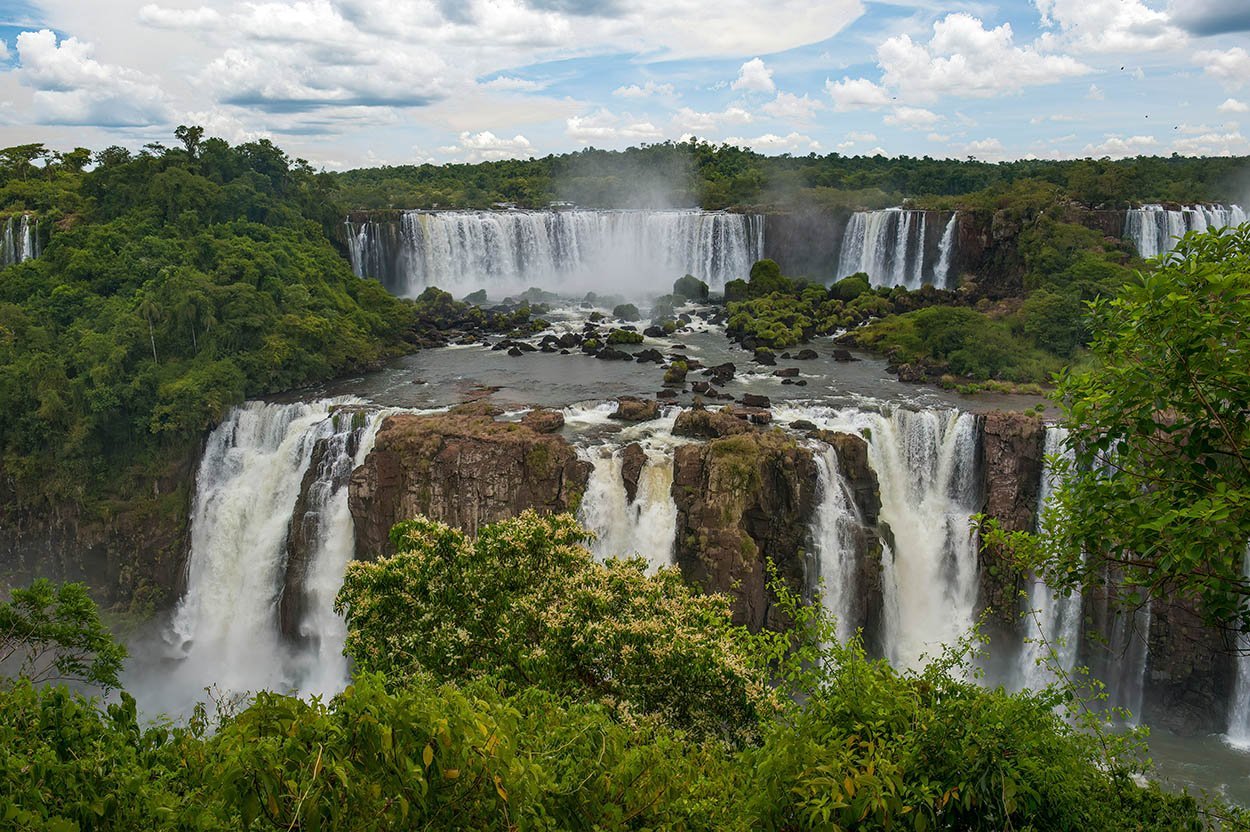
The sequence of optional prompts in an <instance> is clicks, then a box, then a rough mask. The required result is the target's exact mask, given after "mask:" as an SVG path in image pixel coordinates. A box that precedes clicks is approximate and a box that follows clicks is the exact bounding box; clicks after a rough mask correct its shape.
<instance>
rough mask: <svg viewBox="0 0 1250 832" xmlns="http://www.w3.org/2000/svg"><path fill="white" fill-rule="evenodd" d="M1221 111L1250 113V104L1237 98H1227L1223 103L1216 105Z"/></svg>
mask: <svg viewBox="0 0 1250 832" xmlns="http://www.w3.org/2000/svg"><path fill="white" fill-rule="evenodd" d="M1216 109H1217V110H1219V111H1220V112H1221V113H1250V104H1247V103H1246V102H1244V101H1238V100H1237V99H1235V98H1229V99H1227V100H1226V101H1225V102H1224V103H1223V104H1221V105H1220V106H1218V107H1216Z"/></svg>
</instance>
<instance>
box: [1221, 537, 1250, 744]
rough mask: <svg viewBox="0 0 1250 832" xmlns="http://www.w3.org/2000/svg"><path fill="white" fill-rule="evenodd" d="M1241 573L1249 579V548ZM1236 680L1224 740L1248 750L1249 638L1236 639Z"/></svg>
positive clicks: (1249, 712) (1249, 729) (1249, 720)
mask: <svg viewBox="0 0 1250 832" xmlns="http://www.w3.org/2000/svg"><path fill="white" fill-rule="evenodd" d="M1242 563H1243V566H1242V572H1243V574H1245V576H1246V577H1247V578H1250V546H1248V547H1246V555H1245V558H1244V559H1243V561H1242ZM1237 649H1238V651H1239V655H1238V656H1237V680H1236V683H1235V685H1234V687H1233V701H1232V705H1231V706H1230V708H1229V713H1228V729H1227V732H1226V733H1225V738H1226V739H1227V740H1228V744H1229V745H1232V746H1235V747H1236V748H1241V749H1247V750H1250V636H1248V635H1245V634H1243V635H1241V636H1240V637H1239V638H1238V639H1237Z"/></svg>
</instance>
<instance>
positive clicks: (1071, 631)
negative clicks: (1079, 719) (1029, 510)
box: [1017, 426, 1082, 689]
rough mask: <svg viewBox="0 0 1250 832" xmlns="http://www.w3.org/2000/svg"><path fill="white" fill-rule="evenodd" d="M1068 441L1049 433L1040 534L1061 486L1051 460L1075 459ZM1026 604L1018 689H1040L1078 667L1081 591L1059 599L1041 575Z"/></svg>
mask: <svg viewBox="0 0 1250 832" xmlns="http://www.w3.org/2000/svg"><path fill="white" fill-rule="evenodd" d="M1067 438H1068V432H1067V430H1066V429H1064V428H1061V427H1056V426H1052V427H1049V428H1047V430H1046V442H1045V448H1044V451H1045V458H1046V463H1045V466H1044V468H1043V469H1042V483H1041V488H1040V489H1039V490H1038V500H1037V518H1038V531H1039V532H1041V533H1045V531H1046V529H1045V527H1044V524H1045V511H1046V508H1047V506H1048V505H1049V503H1050V501H1051V498H1052V497H1053V496H1054V493H1055V488H1056V487H1057V485H1058V482H1057V481H1056V475H1055V473H1054V471H1053V469H1052V465H1051V460H1053V459H1055V458H1056V457H1061V456H1062V457H1064V458H1066V459H1069V460H1071V459H1072V458H1073V452H1072V450H1071V449H1070V448H1067V447H1066V445H1065V443H1066V441H1067ZM1026 603H1027V604H1028V607H1027V610H1028V612H1027V613H1026V615H1025V620H1024V626H1025V642H1024V644H1023V646H1022V648H1021V651H1020V666H1019V670H1018V674H1019V676H1018V680H1017V687H1020V688H1033V689H1038V688H1041V687H1044V686H1046V685H1047V684H1050V683H1051V682H1054V681H1056V679H1057V676H1058V675H1059V674H1060V673H1062V674H1069V673H1070V672H1071V671H1072V668H1073V667H1074V666H1075V664H1076V654H1077V648H1078V646H1079V644H1080V637H1081V604H1082V597H1081V594H1080V592H1079V591H1074V592H1072V593H1070V594H1068V595H1066V596H1057V595H1056V594H1055V592H1054V590H1052V589H1051V588H1050V587H1049V586H1048V585H1047V584H1046V581H1045V580H1044V579H1043V578H1042V577H1041V576H1034V577H1033V579H1032V580H1031V581H1030V583H1029V588H1028V598H1027V601H1026Z"/></svg>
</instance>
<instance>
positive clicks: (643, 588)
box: [338, 511, 775, 741]
mask: <svg viewBox="0 0 1250 832" xmlns="http://www.w3.org/2000/svg"><path fill="white" fill-rule="evenodd" d="M588 538H589V533H588V532H587V531H586V530H585V529H583V528H582V527H581V526H579V525H578V524H577V521H576V520H574V519H573V518H572V517H571V516H569V515H557V516H540V515H538V514H536V513H534V512H532V511H528V512H525V513H524V514H522V515H520V516H519V517H516V518H512V519H509V520H505V521H503V522H500V523H496V524H494V525H488V526H484V527H483V528H481V529H479V531H478V535H477V537H476V538H472V539H470V538H469V537H467V536H466V535H465V534H464V533H462V532H460V531H458V530H456V529H452V528H449V527H448V526H446V525H444V524H442V523H438V522H435V521H433V520H428V519H424V518H420V519H417V520H413V521H411V522H407V523H401V524H399V525H398V526H396V527H395V528H394V529H393V530H392V531H391V540H392V541H393V542H394V543H395V545H396V547H397V549H398V553H397V554H396V555H395V556H393V557H390V558H383V559H381V560H379V561H376V562H371V563H369V562H356V563H353V564H351V566H350V567H349V568H348V573H347V577H346V579H345V580H344V583H343V589H342V591H341V593H340V595H339V599H338V604H339V608H340V610H342V611H345V612H346V616H347V626H348V633H347V643H346V647H345V652H346V653H347V654H348V655H349V656H350V657H351V658H352V659H353V661H354V662H355V663H356V666H357V667H358V668H360V669H362V670H366V671H371V672H381V673H385V674H386V676H387V677H388V679H390V680H391V681H392V682H394V683H397V684H413V683H414V682H419V680H420V679H421V678H422V677H427V678H428V677H433V678H434V679H437V680H439V681H467V680H473V679H479V678H494V679H497V680H500V681H502V682H504V683H505V684H506V685H507V686H508V687H509V688H511V689H514V690H515V689H526V688H530V687H541V688H543V689H545V690H548V691H552V692H555V693H557V694H560V695H563V696H571V697H573V698H575V699H577V700H580V701H590V702H601V703H604V704H607V705H609V706H610V707H611V708H613V709H614V710H615V712H616V713H618V715H622V716H625V717H627V718H637V717H638V716H640V715H649V716H651V717H657V718H659V719H660V720H661V721H663V722H664V723H667V724H669V725H671V726H673V727H676V728H679V729H681V730H684V731H688V732H690V733H692V734H694V735H696V736H716V737H724V738H727V739H733V740H735V741H736V740H741V739H743V738H745V737H747V736H750V735H751V734H752V733H753V732H754V730H755V729H756V726H757V725H758V723H759V721H760V719H761V717H762V716H764V715H766V714H767V713H768V712H769V711H770V710H771V709H772V708H773V706H774V704H775V703H774V700H773V698H772V694H771V692H770V690H769V687H768V684H767V680H768V676H767V674H766V673H765V672H764V670H763V668H761V667H759V666H757V665H756V664H755V663H754V662H753V661H752V660H751V650H750V649H749V645H748V642H749V640H750V638H751V637H750V635H749V634H748V633H747V632H746V631H745V630H744V629H742V628H739V627H735V626H733V625H732V624H731V622H730V613H729V606H728V601H727V600H726V599H725V598H724V597H722V596H705V595H699V594H697V593H696V592H695V591H694V590H693V589H692V588H690V587H689V586H688V585H687V584H686V583H685V582H684V581H683V580H682V577H681V575H680V574H679V573H678V572H677V571H676V570H674V569H665V570H661V571H660V572H659V573H657V574H655V575H651V576H648V575H647V574H646V568H645V563H644V562H643V561H642V560H641V559H633V560H627V561H620V560H612V561H609V562H607V563H599V562H597V561H595V559H594V557H593V556H592V555H591V554H590V552H588V551H587V550H586V549H585V547H584V546H583V544H584V543H585V542H586V540H588Z"/></svg>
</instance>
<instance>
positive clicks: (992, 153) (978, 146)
mask: <svg viewBox="0 0 1250 832" xmlns="http://www.w3.org/2000/svg"><path fill="white" fill-rule="evenodd" d="M960 150H961V151H962V152H963V154H964V155H965V156H974V157H976V158H977V159H981V160H983V161H999V160H1001V159H1005V158H1006V156H1007V148H1005V147H1004V146H1003V143H1002V142H1001V141H999V140H998V139H978V140H977V141H973V142H968V143H967V144H965V145H962V146H961V147H960Z"/></svg>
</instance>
